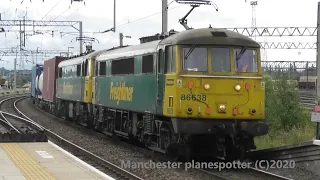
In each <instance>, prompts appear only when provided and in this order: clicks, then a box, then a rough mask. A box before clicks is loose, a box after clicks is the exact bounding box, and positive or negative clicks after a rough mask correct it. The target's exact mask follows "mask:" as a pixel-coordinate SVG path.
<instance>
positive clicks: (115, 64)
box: [111, 58, 134, 75]
mask: <svg viewBox="0 0 320 180" xmlns="http://www.w3.org/2000/svg"><path fill="white" fill-rule="evenodd" d="M111 74H112V75H123V74H134V58H128V59H120V60H113V61H112V63H111Z"/></svg>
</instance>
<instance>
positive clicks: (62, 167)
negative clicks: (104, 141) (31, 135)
mask: <svg viewBox="0 0 320 180" xmlns="http://www.w3.org/2000/svg"><path fill="white" fill-rule="evenodd" d="M24 179H28V180H54V179H59V180H60V179H61V180H71V179H74V180H91V179H92V180H95V179H108V180H114V179H113V178H112V177H110V176H108V175H106V174H104V173H103V172H101V171H99V170H97V169H95V168H94V167H92V166H90V165H89V164H87V163H85V162H84V161H82V160H80V159H79V158H77V157H75V156H73V155H71V154H70V153H69V152H67V151H65V150H63V149H62V148H60V147H59V146H57V145H55V144H54V143H52V142H50V141H48V142H32V143H11V142H10V143H0V180H24Z"/></svg>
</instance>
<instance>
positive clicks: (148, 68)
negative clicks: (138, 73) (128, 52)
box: [142, 55, 153, 74]
mask: <svg viewBox="0 0 320 180" xmlns="http://www.w3.org/2000/svg"><path fill="white" fill-rule="evenodd" d="M142 73H143V74H148V73H149V74H153V55H147V56H142Z"/></svg>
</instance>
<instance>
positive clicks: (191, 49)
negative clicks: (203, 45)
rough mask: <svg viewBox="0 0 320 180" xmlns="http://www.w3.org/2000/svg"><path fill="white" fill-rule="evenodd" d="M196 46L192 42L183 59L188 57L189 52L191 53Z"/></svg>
mask: <svg viewBox="0 0 320 180" xmlns="http://www.w3.org/2000/svg"><path fill="white" fill-rule="evenodd" d="M195 48H196V45H195V44H193V45H192V47H191V48H190V50H189V51H188V52H187V54H186V55H185V56H184V59H188V57H189V56H190V54H191V53H192V51H193V50H194V49H195Z"/></svg>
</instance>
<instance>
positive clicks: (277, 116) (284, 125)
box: [255, 77, 316, 149]
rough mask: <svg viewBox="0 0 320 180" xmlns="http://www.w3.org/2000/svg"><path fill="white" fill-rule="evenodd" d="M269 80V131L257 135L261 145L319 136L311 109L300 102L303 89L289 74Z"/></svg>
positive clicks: (261, 147)
mask: <svg viewBox="0 0 320 180" xmlns="http://www.w3.org/2000/svg"><path fill="white" fill-rule="evenodd" d="M265 82H266V94H265V96H266V109H265V112H266V123H267V124H268V125H269V127H270V128H269V133H268V134H267V135H265V136H262V137H257V138H255V143H256V145H257V148H258V149H263V148H271V147H277V146H283V145H289V144H297V143H301V142H305V141H310V140H312V139H313V138H314V137H315V129H316V124H315V123H313V122H311V113H310V111H308V110H307V109H305V108H304V107H302V106H301V105H300V98H299V92H298V90H297V89H296V88H295V86H294V84H291V83H289V82H288V81H287V79H286V78H285V77H283V78H280V79H278V80H273V79H272V78H270V77H266V78H265Z"/></svg>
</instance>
